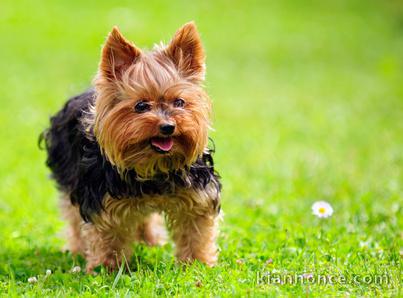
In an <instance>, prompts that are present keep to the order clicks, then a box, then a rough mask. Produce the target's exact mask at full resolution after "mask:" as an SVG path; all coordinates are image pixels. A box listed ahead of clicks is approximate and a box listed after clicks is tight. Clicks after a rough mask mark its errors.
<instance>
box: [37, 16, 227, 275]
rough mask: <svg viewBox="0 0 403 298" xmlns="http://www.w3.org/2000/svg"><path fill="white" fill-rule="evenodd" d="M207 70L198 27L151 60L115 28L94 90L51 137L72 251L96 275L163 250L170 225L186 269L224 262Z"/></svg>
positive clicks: (71, 105)
mask: <svg viewBox="0 0 403 298" xmlns="http://www.w3.org/2000/svg"><path fill="white" fill-rule="evenodd" d="M204 62H205V55H204V50H203V47H202V44H201V41H200V36H199V33H198V31H197V29H196V26H195V25H194V23H193V22H191V23H188V24H185V25H184V26H183V27H182V28H180V29H179V30H178V31H177V32H176V34H175V36H174V37H173V39H172V41H171V42H170V43H169V44H168V45H167V46H163V45H159V46H155V47H154V49H153V50H152V51H150V52H147V51H142V50H140V49H139V48H137V47H136V46H134V45H133V44H132V43H131V42H129V41H127V40H126V39H125V38H124V37H123V36H122V35H121V33H120V32H119V30H118V29H117V28H116V27H114V28H113V30H112V32H111V33H110V34H109V35H108V37H107V40H106V43H105V45H104V46H103V49H102V53H101V61H100V64H99V69H98V73H97V75H96V77H95V79H94V84H93V85H94V87H93V89H90V90H89V91H87V92H85V93H83V94H80V95H78V96H76V97H73V98H71V99H70V100H69V101H68V102H67V103H66V105H65V106H64V107H63V109H62V110H61V111H59V112H58V113H57V114H56V115H55V116H53V117H52V118H51V125H50V128H49V129H47V130H46V131H45V132H44V133H43V134H42V139H43V140H44V141H45V147H46V149H47V153H48V158H47V165H48V166H49V168H50V169H51V171H52V177H53V178H54V179H55V180H56V182H57V185H58V188H59V190H60V192H61V194H62V199H61V208H62V212H63V215H64V218H65V219H66V220H67V221H68V225H69V226H68V232H69V233H68V249H69V250H70V251H71V252H72V253H81V254H83V255H84V256H85V258H86V260H87V272H92V271H93V269H94V268H95V267H96V266H98V265H104V266H106V267H108V268H110V269H112V270H113V269H115V268H116V267H117V266H118V265H119V262H120V261H121V260H122V257H123V256H124V257H126V258H127V259H129V257H130V255H131V244H132V242H133V241H135V240H137V241H144V242H145V243H147V244H149V245H156V244H161V243H163V242H164V240H165V239H166V232H165V229H164V225H163V224H164V218H165V222H166V223H167V227H168V228H169V231H170V232H171V234H172V237H173V240H174V242H175V246H176V256H177V259H178V260H179V261H180V262H185V263H186V262H191V261H193V260H195V259H197V260H200V261H201V262H203V263H205V264H207V265H209V266H213V265H214V264H215V263H216V261H217V246H216V243H215V241H216V237H217V234H218V219H219V218H220V217H221V216H220V190H221V184H220V181H219V176H218V174H217V173H216V172H215V170H214V164H213V159H212V152H213V150H211V149H208V140H209V139H208V129H209V127H210V121H209V115H210V110H211V104H210V100H209V97H208V95H207V94H206V92H205V91H204V89H203V87H202V83H203V81H204V72H205V63H204ZM162 215H164V217H162Z"/></svg>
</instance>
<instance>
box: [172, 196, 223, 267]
mask: <svg viewBox="0 0 403 298" xmlns="http://www.w3.org/2000/svg"><path fill="white" fill-rule="evenodd" d="M179 199H180V200H181V203H182V204H181V207H179V208H176V209H175V210H170V212H167V216H168V222H169V226H170V230H171V232H172V235H173V239H174V241H175V245H176V257H177V259H178V261H180V262H185V263H186V262H192V261H193V260H199V261H201V262H203V263H205V264H207V265H208V266H214V265H215V264H216V262H217V257H218V251H217V245H216V238H217V235H218V221H219V218H220V216H219V205H218V201H219V200H218V196H217V197H211V194H210V193H208V192H204V191H187V192H184V193H182V194H181V196H180V197H179Z"/></svg>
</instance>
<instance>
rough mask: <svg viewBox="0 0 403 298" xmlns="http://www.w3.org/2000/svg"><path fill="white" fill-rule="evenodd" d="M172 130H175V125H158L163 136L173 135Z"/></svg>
mask: <svg viewBox="0 0 403 298" xmlns="http://www.w3.org/2000/svg"><path fill="white" fill-rule="evenodd" d="M174 130H175V125H173V124H161V125H160V132H161V133H162V134H163V135H166V136H169V135H171V134H173V132H174Z"/></svg>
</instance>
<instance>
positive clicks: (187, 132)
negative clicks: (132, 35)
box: [94, 23, 210, 177]
mask: <svg viewBox="0 0 403 298" xmlns="http://www.w3.org/2000/svg"><path fill="white" fill-rule="evenodd" d="M203 79H204V51H203V48H202V45H201V41H200V37H199V34H198V32H197V29H196V27H195V25H194V24H193V23H188V24H186V25H184V26H183V27H182V28H181V29H179V30H178V31H177V32H176V34H175V36H174V38H173V39H172V41H171V42H170V43H169V45H168V46H160V47H156V48H155V49H154V50H153V51H151V52H142V51H141V50H140V49H138V48H137V47H135V46H134V45H133V44H131V43H130V42H128V41H127V40H126V39H125V38H124V37H123V36H122V35H121V34H120V32H119V31H118V29H117V28H114V29H113V31H112V32H111V33H110V34H109V36H108V38H107V41H106V43H105V45H104V47H103V49H102V58H101V62H100V67H99V73H98V75H97V77H96V79H95V88H96V91H97V98H96V102H95V111H94V113H95V125H94V132H95V136H96V138H97V141H98V142H99V144H100V146H101V149H102V151H103V153H104V154H105V155H106V156H107V158H108V159H109V161H110V162H111V163H112V164H114V165H116V166H117V168H118V169H119V170H121V171H124V170H127V169H135V170H136V172H137V173H138V174H139V175H140V176H143V177H149V176H152V175H154V174H155V173H158V172H168V171H170V170H177V169H180V168H183V167H185V166H187V165H190V164H191V163H193V162H194V161H195V160H196V159H197V157H198V156H200V155H201V154H202V153H203V150H204V149H205V147H206V144H207V139H208V136H207V132H208V128H209V113H210V100H209V98H208V96H207V94H206V93H205V92H204V90H203V88H202V87H201V83H202V81H203Z"/></svg>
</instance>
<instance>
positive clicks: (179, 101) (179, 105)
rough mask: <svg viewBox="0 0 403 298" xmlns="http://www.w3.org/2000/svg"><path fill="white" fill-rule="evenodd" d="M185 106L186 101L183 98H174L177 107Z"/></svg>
mask: <svg viewBox="0 0 403 298" xmlns="http://www.w3.org/2000/svg"><path fill="white" fill-rule="evenodd" d="M184 106H185V101H184V100H183V99H182V98H177V99H175V100H174V107H175V108H183V107H184Z"/></svg>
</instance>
